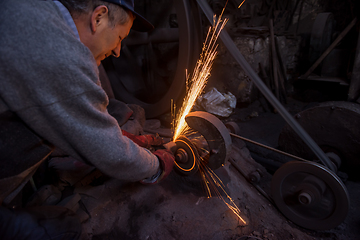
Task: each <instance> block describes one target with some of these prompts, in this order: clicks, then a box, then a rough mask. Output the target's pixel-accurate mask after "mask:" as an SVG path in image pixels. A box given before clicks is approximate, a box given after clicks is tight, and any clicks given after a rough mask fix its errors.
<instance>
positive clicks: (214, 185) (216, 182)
mask: <svg viewBox="0 0 360 240" xmlns="http://www.w3.org/2000/svg"><path fill="white" fill-rule="evenodd" d="M186 136H187V137H189V138H191V139H192V141H194V140H199V141H200V142H201V141H202V140H201V139H202V138H203V137H202V136H198V132H196V131H194V130H192V129H190V128H189V129H188V131H187V132H186ZM197 150H198V152H199V155H200V158H199V159H196V164H197V165H198V166H199V172H200V175H201V178H202V180H203V181H202V182H203V184H204V188H205V191H206V193H207V196H208V198H211V197H213V194H212V193H214V196H217V197H219V198H220V199H221V200H222V201H223V202H224V203H225V205H226V206H227V207H228V208H229V209H230V210H231V211H232V212H233V213H234V214H235V215H236V216H237V217H238V219H239V220H240V222H241V225H243V226H245V225H246V224H247V223H246V221H245V220H244V218H243V217H241V215H240V213H241V210H240V209H239V208H238V207H237V206H236V204H235V202H234V201H233V199H232V198H231V197H230V196H229V194H228V193H227V192H226V190H225V185H224V183H223V182H222V181H221V179H220V178H219V177H218V176H217V175H216V174H215V172H214V171H213V170H211V168H210V167H209V166H208V165H207V163H208V157H209V156H210V153H209V150H208V149H205V148H201V149H197ZM221 193H223V194H221ZM223 195H225V196H226V197H225V196H223Z"/></svg>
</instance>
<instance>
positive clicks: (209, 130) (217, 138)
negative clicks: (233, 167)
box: [185, 111, 231, 169]
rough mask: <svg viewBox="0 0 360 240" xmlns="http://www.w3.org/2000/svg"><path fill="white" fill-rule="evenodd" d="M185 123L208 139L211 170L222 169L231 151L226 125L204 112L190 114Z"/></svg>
mask: <svg viewBox="0 0 360 240" xmlns="http://www.w3.org/2000/svg"><path fill="white" fill-rule="evenodd" d="M185 121H186V123H187V124H188V125H189V127H190V128H192V129H194V130H196V131H197V132H199V133H200V134H201V135H202V136H204V138H205V139H206V141H207V144H208V146H209V149H210V157H209V160H208V166H209V167H210V168H211V169H217V168H219V167H221V166H222V165H223V164H224V163H225V161H226V160H227V159H228V157H229V154H230V151H231V137H230V133H229V130H228V129H227V128H226V126H225V125H224V123H223V122H221V121H220V119H218V118H217V117H215V116H214V115H212V114H210V113H208V112H202V111H196V112H192V113H189V114H188V115H187V116H186V117H185Z"/></svg>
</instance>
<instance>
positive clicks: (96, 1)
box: [59, 0, 134, 27]
mask: <svg viewBox="0 0 360 240" xmlns="http://www.w3.org/2000/svg"><path fill="white" fill-rule="evenodd" d="M59 2H61V3H62V4H63V5H64V6H65V7H66V8H67V9H68V10H69V12H70V14H71V16H72V17H73V18H77V17H79V16H81V15H82V14H87V13H90V12H91V11H93V10H94V9H95V8H97V7H98V6H101V5H105V6H106V7H107V8H108V10H109V13H108V15H109V24H110V27H115V26H116V25H123V24H125V23H127V22H128V21H129V20H130V19H131V18H134V15H133V14H132V12H131V11H129V10H127V9H125V8H123V7H121V6H119V5H116V4H113V3H108V2H104V1H101V0H59Z"/></svg>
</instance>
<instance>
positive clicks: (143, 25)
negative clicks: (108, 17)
mask: <svg viewBox="0 0 360 240" xmlns="http://www.w3.org/2000/svg"><path fill="white" fill-rule="evenodd" d="M103 1H104V2H109V3H114V4H117V5H120V6H122V7H123V8H125V9H128V10H130V11H131V12H132V13H133V14H134V15H135V16H136V18H135V20H134V23H133V26H132V28H131V29H134V30H136V31H139V32H148V31H151V30H153V29H154V26H153V25H152V24H151V23H150V22H149V21H148V20H146V19H145V18H144V17H143V16H141V15H140V14H138V13H137V12H135V10H134V0H103Z"/></svg>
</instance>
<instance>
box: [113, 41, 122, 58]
mask: <svg viewBox="0 0 360 240" xmlns="http://www.w3.org/2000/svg"><path fill="white" fill-rule="evenodd" d="M120 50H121V43H119V44H118V45H117V46H116V48H114V49H113V50H112V55H113V56H114V57H120Z"/></svg>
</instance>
